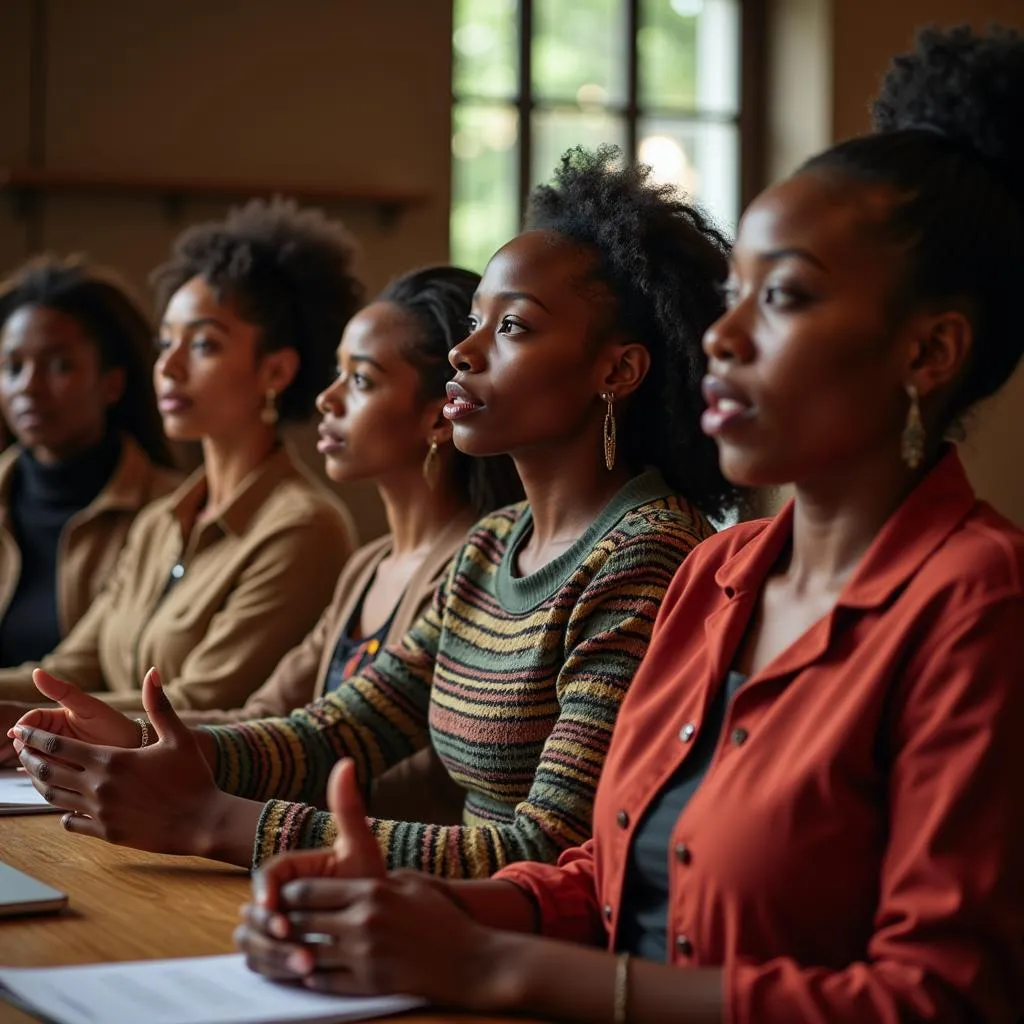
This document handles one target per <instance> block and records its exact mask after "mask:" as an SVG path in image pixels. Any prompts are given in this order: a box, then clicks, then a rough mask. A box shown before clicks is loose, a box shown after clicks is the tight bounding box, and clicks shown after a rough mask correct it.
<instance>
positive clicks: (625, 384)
mask: <svg viewBox="0 0 1024 1024" xmlns="http://www.w3.org/2000/svg"><path fill="white" fill-rule="evenodd" d="M612 358H613V362H612V364H611V366H610V367H609V368H608V371H607V372H606V374H605V377H604V380H603V382H602V384H601V390H602V391H610V392H612V393H613V394H614V395H615V398H616V399H617V400H621V399H623V398H626V397H627V396H629V395H631V394H633V392H634V391H636V390H637V388H639V387H640V385H641V384H642V383H643V382H644V378H645V377H646V376H647V374H648V373H649V372H650V369H651V353H650V352H649V351H648V349H647V346H646V345H641V344H640V342H638V341H630V342H623V343H620V344H617V345H616V346H615V347H614V349H613V353H612Z"/></svg>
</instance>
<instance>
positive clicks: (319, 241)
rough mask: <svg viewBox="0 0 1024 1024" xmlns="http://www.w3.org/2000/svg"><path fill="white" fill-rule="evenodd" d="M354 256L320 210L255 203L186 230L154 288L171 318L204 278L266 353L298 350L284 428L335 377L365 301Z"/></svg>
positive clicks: (309, 409)
mask: <svg viewBox="0 0 1024 1024" xmlns="http://www.w3.org/2000/svg"><path fill="white" fill-rule="evenodd" d="M355 251H356V247H355V242H354V241H353V239H352V236H351V235H349V233H348V232H347V231H346V230H345V229H344V228H343V227H342V225H341V224H340V223H338V222H337V221H330V220H328V219H327V218H326V217H325V216H324V215H323V213H321V212H320V211H319V210H303V209H300V208H299V206H298V205H297V204H296V203H295V202H294V201H292V200H287V199H273V200H271V201H269V202H264V201H263V200H258V199H256V200H253V201H251V202H249V203H247V204H246V205H245V206H242V207H240V208H237V209H233V210H232V211H231V212H230V213H229V214H228V216H227V218H226V219H225V220H224V221H219V222H216V223H212V224H197V225H196V226H195V227H191V228H188V229H187V230H186V231H184V232H183V233H182V234H181V235H180V236H179V237H178V239H177V241H176V242H175V244H174V253H173V256H172V258H171V260H170V261H169V262H168V263H165V264H164V265H163V266H161V267H158V268H157V269H156V270H155V271H154V272H153V283H154V285H155V286H156V289H157V301H158V305H159V308H160V310H161V311H163V310H164V309H165V308H166V307H167V303H168V302H169V301H170V298H171V296H172V295H173V294H174V292H176V291H177V290H178V289H179V288H180V287H181V286H182V285H184V284H186V283H187V282H188V281H191V280H192V278H194V277H201V278H202V279H203V280H204V281H206V283H207V284H208V285H209V286H210V287H211V288H212V289H213V290H214V292H215V294H216V295H217V297H218V299H220V300H224V299H228V300H230V301H231V302H233V303H235V304H236V306H237V309H238V312H239V314H240V315H241V316H242V317H243V318H244V319H246V320H248V321H249V322H250V323H252V324H255V325H256V327H258V328H259V334H260V350H261V352H262V353H268V352H276V351H279V350H280V349H282V348H294V349H295V350H296V351H297V352H298V353H299V369H298V372H297V373H296V375H295V379H294V380H293V381H292V383H291V384H290V385H289V386H288V387H287V388H285V390H284V391H283V392H282V394H281V395H280V397H279V398H278V412H279V414H280V416H281V419H282V420H284V421H293V422H294V421H301V420H304V419H307V418H308V417H309V416H311V415H312V413H313V408H314V402H315V401H316V396H317V395H318V394H319V392H320V391H321V390H322V389H323V388H324V387H325V386H326V385H327V383H328V381H330V379H331V377H332V376H333V373H334V363H335V351H336V349H337V347H338V341H339V339H340V338H341V332H342V331H343V330H344V329H345V325H346V324H347V323H348V321H349V319H350V318H351V316H352V315H353V314H354V313H355V312H356V311H357V310H358V309H359V307H360V306H361V305H362V303H363V286H362V283H361V282H360V280H359V279H358V278H357V277H356V276H355V274H354V272H353V269H352V264H353V260H354V258H355Z"/></svg>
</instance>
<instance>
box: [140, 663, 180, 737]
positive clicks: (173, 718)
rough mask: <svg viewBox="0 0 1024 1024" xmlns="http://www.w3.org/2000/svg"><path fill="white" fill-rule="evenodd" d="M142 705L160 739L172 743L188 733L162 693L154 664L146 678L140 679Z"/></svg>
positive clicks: (165, 695) (158, 674)
mask: <svg viewBox="0 0 1024 1024" xmlns="http://www.w3.org/2000/svg"><path fill="white" fill-rule="evenodd" d="M142 706H143V707H144V708H145V709H146V715H147V716H148V717H149V721H150V723H151V724H152V726H153V728H154V729H156V734H157V737H158V738H159V739H160V740H163V741H166V742H171V743H173V742H175V741H177V740H181V739H184V738H185V737H187V736H188V735H189V728H188V726H187V725H185V723H184V722H182V720H181V719H180V718H179V717H178V716H177V714H176V712H175V710H174V708H173V707H171V702H170V700H168V698H167V694H166V693H164V687H163V684H162V683H161V682H160V673H159V672H158V671H157V670H156V666H154V667H153V668H151V669H150V670H149V671H148V672H147V673H146V678H145V679H143V680H142Z"/></svg>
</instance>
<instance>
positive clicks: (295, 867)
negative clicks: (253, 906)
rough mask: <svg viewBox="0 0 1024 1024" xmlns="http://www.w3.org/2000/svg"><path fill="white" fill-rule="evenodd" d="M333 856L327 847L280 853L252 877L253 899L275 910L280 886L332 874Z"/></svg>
mask: <svg viewBox="0 0 1024 1024" xmlns="http://www.w3.org/2000/svg"><path fill="white" fill-rule="evenodd" d="M333 864H334V855H333V854H332V853H331V851H330V850H297V851H294V852H290V853H280V854H278V855H277V856H275V857H272V858H271V859H270V860H268V861H267V862H266V863H265V864H264V865H263V866H262V867H260V868H259V869H258V870H257V871H256V873H255V874H254V875H253V878H252V890H253V898H254V899H255V900H256V902H257V903H259V904H261V905H262V906H264V907H268V908H270V909H272V910H273V909H276V908H277V903H278V893H279V892H280V889H281V886H282V885H285V884H287V883H288V882H291V881H294V880H295V879H297V878H321V877H324V876H326V875H330V874H331V873H332V868H333Z"/></svg>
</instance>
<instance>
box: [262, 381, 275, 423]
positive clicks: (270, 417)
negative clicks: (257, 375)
mask: <svg viewBox="0 0 1024 1024" xmlns="http://www.w3.org/2000/svg"><path fill="white" fill-rule="evenodd" d="M279 419H280V414H279V413H278V411H277V392H276V391H275V390H274V389H273V388H267V393H266V394H265V395H264V396H263V408H262V409H260V422H261V423H263V424H265V425H266V426H268V427H272V426H273V425H274V424H275V423H277V421H278V420H279Z"/></svg>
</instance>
